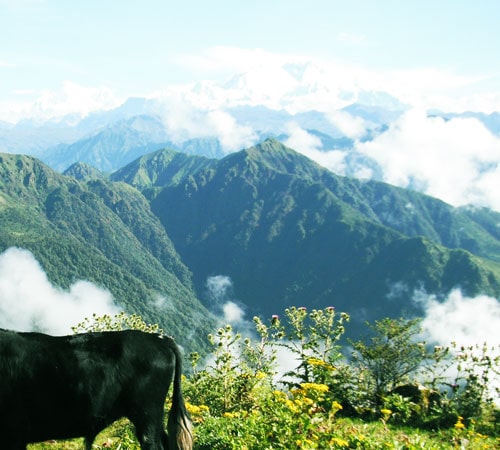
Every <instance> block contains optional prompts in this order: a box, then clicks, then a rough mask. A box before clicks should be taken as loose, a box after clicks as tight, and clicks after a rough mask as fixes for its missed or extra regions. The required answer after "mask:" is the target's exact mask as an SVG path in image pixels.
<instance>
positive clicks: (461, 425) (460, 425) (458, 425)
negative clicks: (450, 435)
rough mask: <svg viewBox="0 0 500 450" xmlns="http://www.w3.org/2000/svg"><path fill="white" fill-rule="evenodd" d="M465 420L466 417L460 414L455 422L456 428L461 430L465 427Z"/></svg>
mask: <svg viewBox="0 0 500 450" xmlns="http://www.w3.org/2000/svg"><path fill="white" fill-rule="evenodd" d="M463 420H464V418H463V417H462V416H458V418H457V423H456V424H455V429H456V430H461V429H463V428H465V425H464V423H463Z"/></svg>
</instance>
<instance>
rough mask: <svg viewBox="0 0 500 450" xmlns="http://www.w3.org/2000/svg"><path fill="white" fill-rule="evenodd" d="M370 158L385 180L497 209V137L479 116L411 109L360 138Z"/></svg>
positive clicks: (499, 203) (499, 154) (499, 143)
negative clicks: (374, 133)
mask: <svg viewBox="0 0 500 450" xmlns="http://www.w3.org/2000/svg"><path fill="white" fill-rule="evenodd" d="M355 150H356V151H358V152H360V153H361V154H364V155H366V156H367V157H369V158H371V159H373V160H374V161H376V162H377V164H378V165H379V166H380V168H381V169H382V177H383V181H385V182H387V183H390V184H393V185H396V186H400V187H403V188H412V189H416V190H419V191H422V192H424V193H426V194H428V195H431V196H433V197H437V198H440V199H442V200H444V201H445V202H447V203H450V204H452V205H454V206H462V205H467V204H473V205H480V206H488V207H491V208H493V209H496V210H500V191H499V190H498V189H497V187H496V186H497V184H498V180H500V137H497V136H495V135H494V134H492V133H491V132H490V131H489V130H488V129H487V128H486V127H485V126H484V125H483V124H482V123H481V122H480V121H479V120H477V119H474V118H453V119H450V120H445V119H443V118H440V117H429V116H428V115H427V114H426V112H425V111H423V110H416V109H413V110H410V111H408V112H407V113H405V114H403V115H402V116H401V117H400V118H399V119H398V120H396V121H395V122H394V123H393V124H392V125H391V126H390V127H389V130H388V131H387V132H385V133H382V134H380V135H378V136H377V137H375V139H373V140H372V141H369V142H363V143H358V144H357V145H356V147H355Z"/></svg>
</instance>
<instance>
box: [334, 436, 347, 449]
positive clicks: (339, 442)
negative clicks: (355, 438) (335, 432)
mask: <svg viewBox="0 0 500 450" xmlns="http://www.w3.org/2000/svg"><path fill="white" fill-rule="evenodd" d="M330 445H335V446H337V447H349V442H347V441H346V440H345V439H342V438H337V437H334V438H331V439H330Z"/></svg>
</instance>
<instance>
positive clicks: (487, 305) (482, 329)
mask: <svg viewBox="0 0 500 450" xmlns="http://www.w3.org/2000/svg"><path fill="white" fill-rule="evenodd" d="M414 300H415V301H416V302H417V303H418V304H419V305H421V306H422V307H423V308H424V312H425V315H424V319H423V321H422V324H421V325H422V331H423V333H424V335H425V337H426V339H427V340H428V341H429V342H431V343H435V344H437V345H443V346H448V345H450V343H451V342H456V343H457V345H458V346H459V347H460V346H465V347H469V346H474V345H480V346H481V345H482V344H483V343H485V342H487V343H488V344H489V345H492V346H498V345H500V335H499V334H498V330H500V301H499V300H497V299H496V298H493V297H488V296H486V295H480V296H478V297H467V296H464V295H463V294H462V292H461V291H460V290H459V289H454V290H453V291H451V292H450V294H449V295H448V296H447V297H446V298H445V299H444V301H439V300H438V299H437V298H436V296H434V295H427V294H425V293H424V292H416V293H415V295H414Z"/></svg>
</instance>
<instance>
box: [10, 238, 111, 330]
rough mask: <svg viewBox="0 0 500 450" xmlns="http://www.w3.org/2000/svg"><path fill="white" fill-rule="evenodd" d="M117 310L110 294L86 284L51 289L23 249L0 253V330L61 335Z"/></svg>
mask: <svg viewBox="0 0 500 450" xmlns="http://www.w3.org/2000/svg"><path fill="white" fill-rule="evenodd" d="M119 311H120V310H119V308H118V307H117V306H116V305H115V304H114V303H113V298H112V296H111V294H110V293H109V292H108V291H106V290H104V289H101V288H99V287H98V286H96V285H95V284H93V283H90V282H89V281H77V282H75V283H73V284H72V285H71V286H70V288H69V289H68V290H63V289H60V288H58V287H55V286H54V285H52V283H51V282H50V281H49V280H48V278H47V275H46V273H45V272H44V270H43V269H42V267H41V266H40V264H39V263H38V261H37V260H36V259H35V257H34V256H33V254H32V253H31V252H29V251H27V250H24V249H20V248H15V247H11V248H9V249H7V250H6V251H5V252H3V253H2V254H0V328H6V329H13V330H18V331H40V332H45V333H49V334H55V335H62V334H68V333H71V327H72V326H75V325H77V324H78V323H79V322H81V321H82V320H83V319H84V318H86V317H91V316H92V315H93V314H94V313H95V314H97V315H99V316H100V315H104V314H110V315H114V314H116V313H118V312H119Z"/></svg>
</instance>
